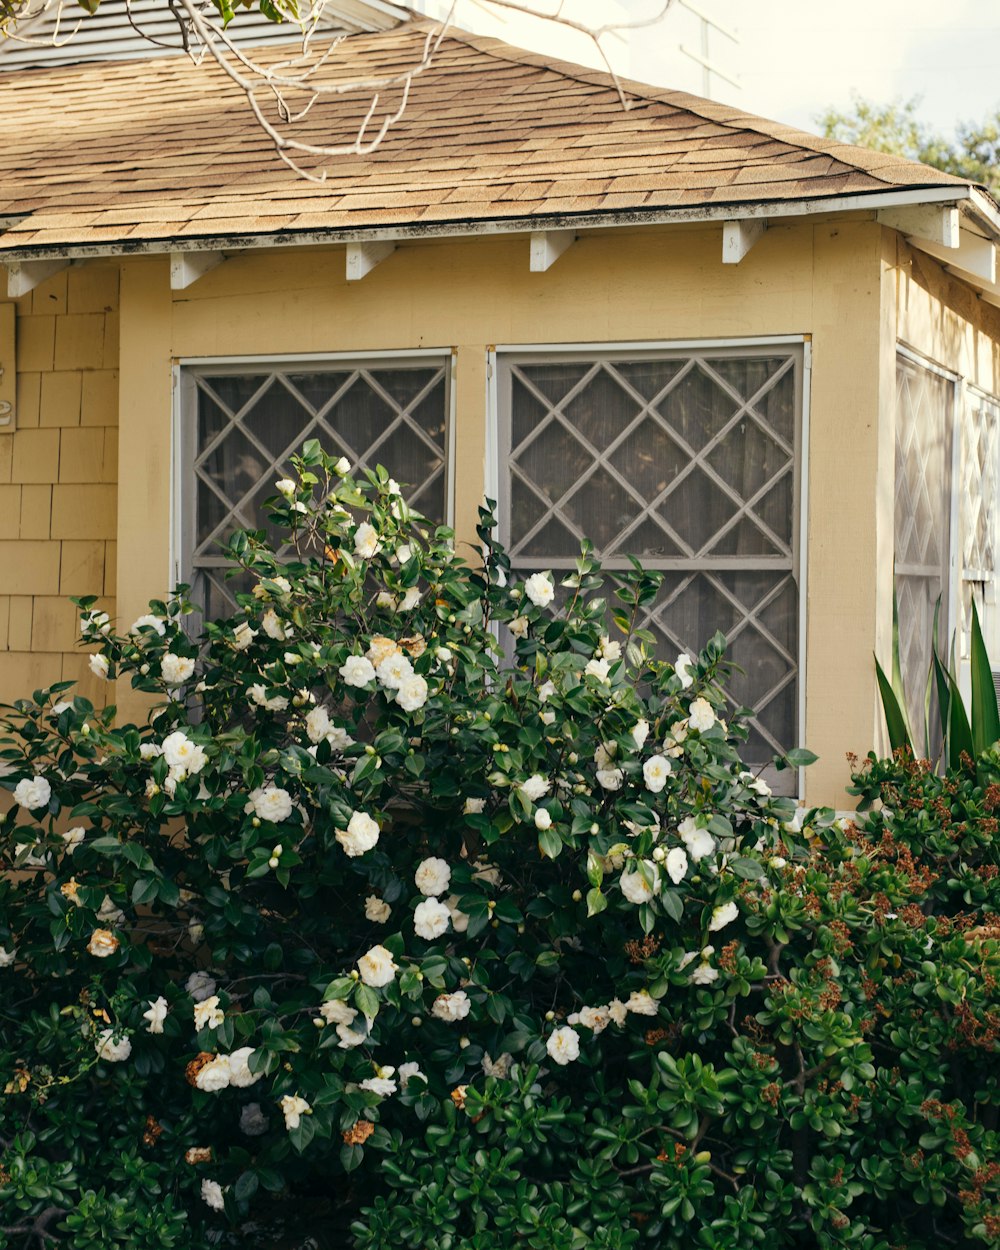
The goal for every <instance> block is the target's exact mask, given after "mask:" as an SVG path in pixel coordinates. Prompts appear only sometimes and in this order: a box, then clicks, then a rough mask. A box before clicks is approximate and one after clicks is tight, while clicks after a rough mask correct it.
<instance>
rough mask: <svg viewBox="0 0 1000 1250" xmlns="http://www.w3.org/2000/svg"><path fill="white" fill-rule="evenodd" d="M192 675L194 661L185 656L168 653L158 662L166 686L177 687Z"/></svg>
mask: <svg viewBox="0 0 1000 1250" xmlns="http://www.w3.org/2000/svg"><path fill="white" fill-rule="evenodd" d="M193 673H194V660H189V659H188V658H187V657H186V656H182V655H174V653H173V652H172V651H168V652H167V654H166V655H165V656H164V657H163V659H162V660H161V661H160V674H161V676H162V677H163V680H164V681H165V682H166V683H167V685H168V686H179V685H180V684H181V682H185V681H188V680H189V679H190V677H191V675H192V674H193Z"/></svg>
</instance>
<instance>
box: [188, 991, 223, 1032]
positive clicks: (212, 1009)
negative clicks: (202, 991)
mask: <svg viewBox="0 0 1000 1250" xmlns="http://www.w3.org/2000/svg"><path fill="white" fill-rule="evenodd" d="M225 1018H226V1013H225V1012H224V1011H223V1010H222V1009H221V1008H220V1007H219V996H218V995H217V994H213V995H212V996H211V998H205V999H202V1001H201V1002H200V1003H195V1005H194V1027H195V1028H196V1029H217V1028H218V1027H219V1025H220V1024H221V1023H222V1022H223V1020H225Z"/></svg>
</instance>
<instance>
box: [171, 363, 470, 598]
mask: <svg viewBox="0 0 1000 1250" xmlns="http://www.w3.org/2000/svg"><path fill="white" fill-rule="evenodd" d="M195 387H196V392H197V403H196V411H195V413H194V421H195V425H196V429H195V432H194V435H193V437H192V438H191V440H190V443H191V447H190V452H189V454H190V455H191V461H190V466H191V473H190V476H191V477H192V478H193V490H194V497H193V500H192V501H191V506H190V507H189V509H188V521H189V524H188V533H187V544H186V545H187V556H188V560H187V574H186V576H187V578H188V579H189V580H191V582H192V595H193V597H194V599H195V601H196V602H198V603H200V604H202V605H203V606H204V608H205V610H206V612H207V614H208V616H209V618H210V619H211V618H213V617H215V616H220V615H228V614H229V613H230V612H231V611H232V610H233V607H234V606H235V599H234V595H235V593H236V591H237V590H240V589H243V587H242V586H241V584H240V582H239V580H238V579H234V580H227V579H226V577H225V572H226V569H227V567H228V565H227V561H226V559H225V557H224V556H223V555H222V554H221V553H220V544H222V543H224V542H225V541H226V540H227V538H228V537H229V535H230V534H231V533H232V532H233V531H234V530H237V529H244V528H249V529H268V530H269V531H270V536H271V538H272V540H274V539H276V538H277V535H276V534H275V533H274V532H273V527H271V526H269V525H268V520H267V517H266V514H265V513H264V511H263V502H264V500H265V499H267V498H268V497H269V496H271V495H273V494H274V493H275V491H274V483H275V481H276V480H277V479H278V478H282V477H287V476H288V475H289V473H290V471H291V464H290V457H291V455H292V454H293V453H294V452H296V451H298V450H300V449H301V447H302V444H303V442H304V441H305V440H306V439H308V438H318V439H319V440H320V442H321V443H322V444H323V447H324V448H325V450H326V451H327V452H329V453H330V455H332V456H335V457H336V456H341V455H343V456H346V457H347V459H348V460H349V461H350V463H351V469H352V471H354V470H356V469H358V468H364V467H374V466H375V465H377V464H382V465H384V466H385V467H386V468H387V469H388V471H389V473H390V474H391V475H392V476H393V477H394V478H396V479H397V480H398V481H399V483H400V484H401V486H402V487H403V490H404V494H405V496H406V498H407V500H408V502H409V503H410V504H411V505H412V506H413V507H414V508H416V509H418V510H419V511H420V512H422V513H423V514H424V515H425V516H426V517H427V518H428V519H429V520H430V521H432V522H433V523H435V524H442V523H443V522H444V520H445V514H446V499H445V489H446V438H447V433H446V427H447V412H448V395H447V369H446V366H445V363H444V362H437V361H433V362H428V361H426V360H421V361H420V362H419V364H408V363H405V362H392V363H385V364H373V363H369V364H364V365H361V364H359V365H358V366H357V367H346V366H342V367H336V368H324V369H321V368H318V367H315V368H304V367H302V366H298V367H296V368H294V369H288V370H266V371H264V370H262V371H258V372H254V373H245V372H244V373H238V374H237V373H227V374H221V373H218V374H217V373H208V372H205V373H198V374H197V375H196V376H195ZM284 550H287V549H284Z"/></svg>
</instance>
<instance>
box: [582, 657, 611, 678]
mask: <svg viewBox="0 0 1000 1250" xmlns="http://www.w3.org/2000/svg"><path fill="white" fill-rule="evenodd" d="M610 668H611V665H610V664H609V663H608V662H607V660H588V661H587V667H586V668H585V669H584V670H583V672H584V676H586V677H596V678H597V680H598V681H607V680H608V671H609V670H610Z"/></svg>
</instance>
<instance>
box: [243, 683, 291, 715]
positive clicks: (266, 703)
mask: <svg viewBox="0 0 1000 1250" xmlns="http://www.w3.org/2000/svg"><path fill="white" fill-rule="evenodd" d="M247 695H248V697H249V699H250V702H251V703H256V704H257V706H258V707H262V708H265V709H266V710H267V711H268V712H283V711H284V710H285V708H287V707H288V700H287V699H286V698H285V696H284V695H283V694H275V695H272V696H271V698H270V699H269V698H268V697H267V691H266V690H265V688H264V687H263V686H262V685H261V684H260V683H259V682H258V683H257V684H256V685H253V686H248V687H247Z"/></svg>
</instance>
